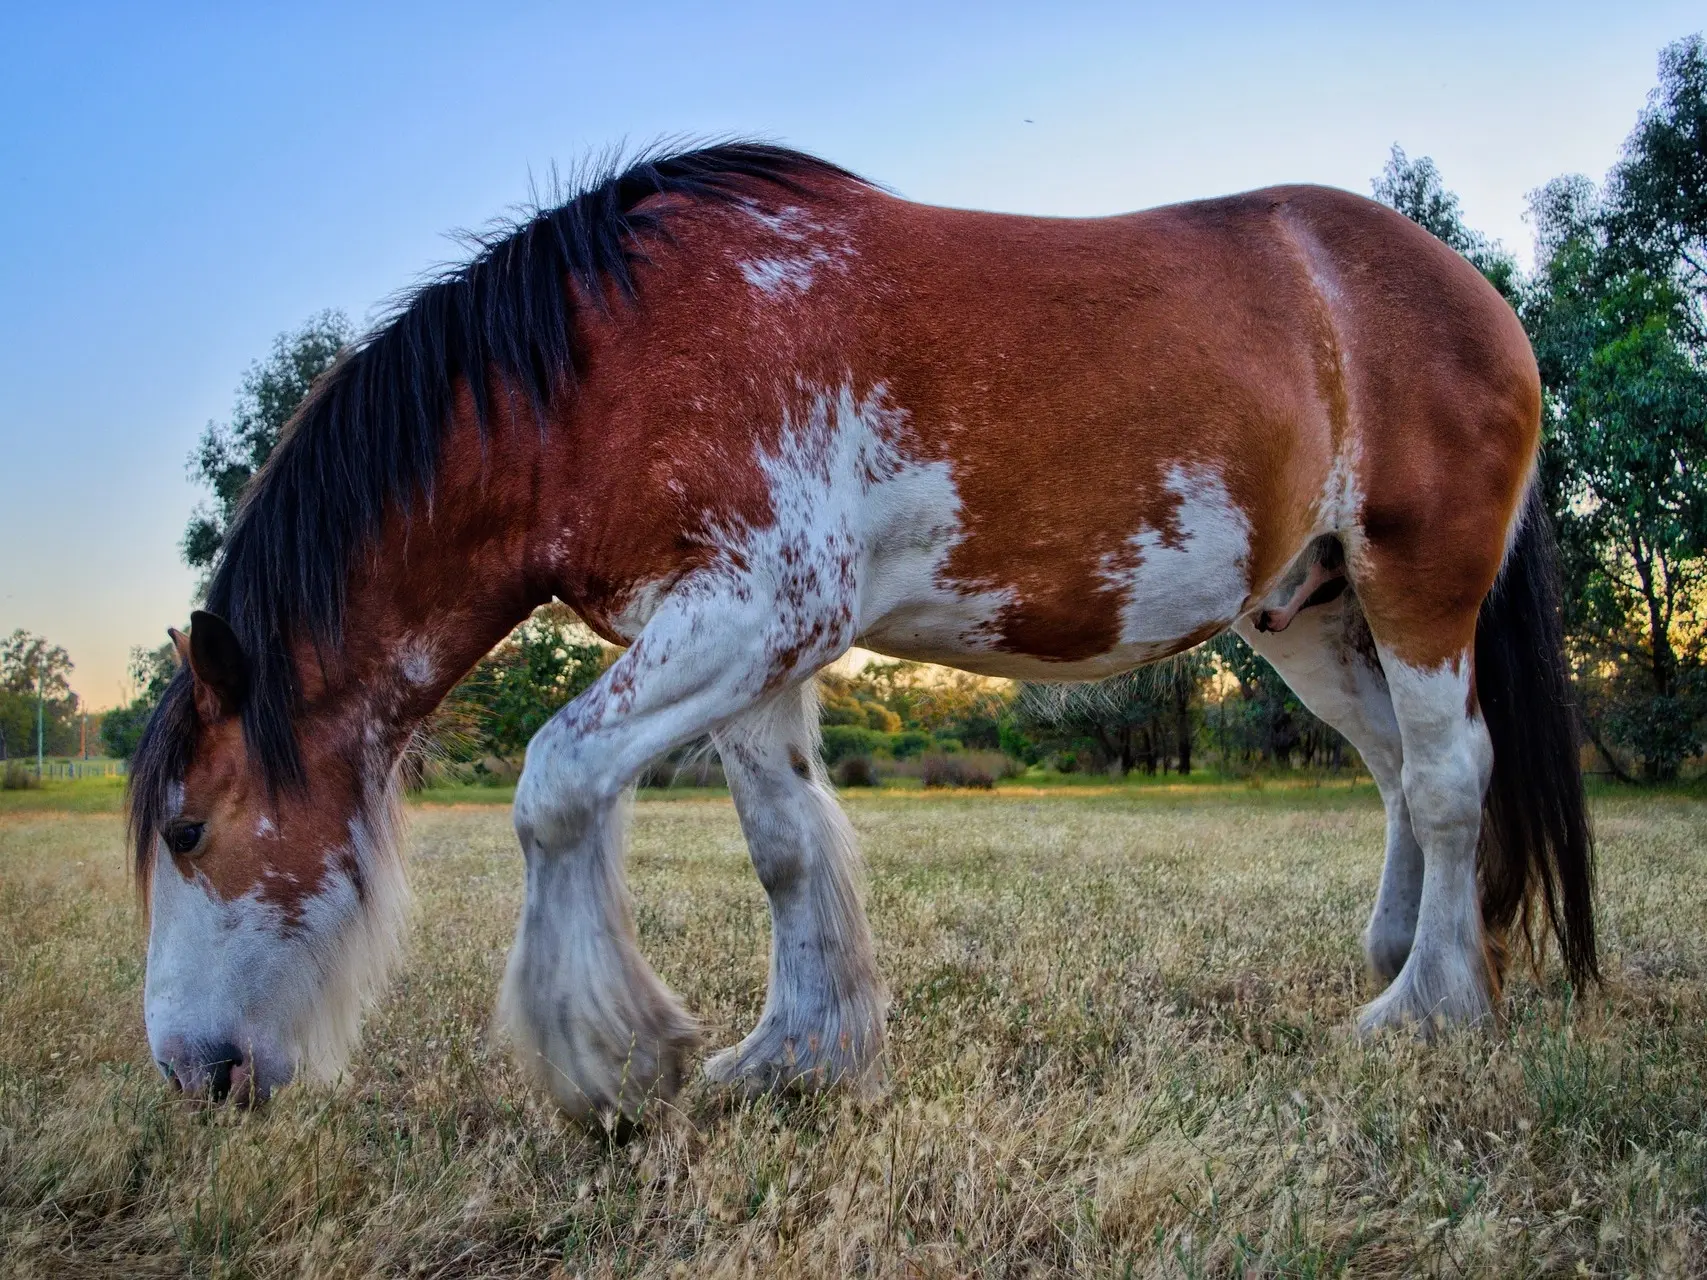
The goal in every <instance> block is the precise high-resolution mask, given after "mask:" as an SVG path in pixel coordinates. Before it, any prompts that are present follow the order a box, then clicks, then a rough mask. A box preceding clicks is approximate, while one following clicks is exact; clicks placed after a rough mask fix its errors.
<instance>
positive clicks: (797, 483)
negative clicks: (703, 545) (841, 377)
mask: <svg viewBox="0 0 1707 1280" xmlns="http://www.w3.org/2000/svg"><path fill="white" fill-rule="evenodd" d="M906 423H907V413H906V411H905V410H904V409H902V408H900V407H899V406H896V405H895V404H893V403H892V402H891V401H890V400H889V394H888V388H887V386H885V385H884V384H882V383H879V384H877V385H876V386H874V387H873V388H872V389H871V390H870V392H869V393H868V394H867V395H866V396H864V397H863V398H861V397H858V396H856V395H855V394H854V392H853V389H852V387H850V386H848V385H846V384H844V385H842V386H840V387H833V388H818V389H815V390H813V391H812V392H811V394H810V396H809V398H808V400H807V408H806V411H805V412H804V413H803V414H801V415H799V416H798V417H797V418H790V419H789V420H787V421H785V422H784V423H783V429H782V431H781V432H780V434H779V437H778V446H777V448H776V450H775V452H773V453H767V454H765V455H763V456H762V457H761V458H760V459H759V465H760V467H761V468H762V469H763V471H764V474H765V477H766V480H767V485H768V488H769V490H770V495H771V506H772V510H773V513H774V517H775V518H774V520H773V521H772V523H771V524H770V525H769V526H767V527H766V528H764V529H758V530H751V529H744V528H742V529H729V530H725V531H724V532H723V533H722V534H721V538H722V540H724V541H725V543H726V545H727V546H728V547H729V549H730V552H731V555H732V556H735V555H738V557H739V558H740V559H741V560H743V561H745V562H746V563H748V564H750V565H752V566H753V567H754V569H755V571H756V572H757V574H758V576H759V577H760V579H761V580H766V579H769V580H777V579H779V577H792V578H794V579H796V580H797V581H798V583H799V585H800V587H801V588H802V589H803V591H804V594H803V596H802V598H801V599H800V601H799V606H800V611H801V612H802V613H803V614H808V613H811V612H812V611H819V612H823V613H825V614H826V615H827V614H828V613H830V612H835V611H840V610H843V609H846V610H848V611H849V613H850V622H851V624H852V630H849V631H847V632H846V634H845V636H844V635H843V634H842V633H841V632H840V630H839V629H838V634H837V639H836V643H837V645H839V647H836V648H834V651H833V652H828V653H827V656H825V657H824V658H823V659H822V660H823V661H825V662H828V661H830V660H831V659H833V658H835V657H837V656H839V655H840V653H841V652H842V651H844V650H845V649H846V648H847V646H848V645H849V644H851V643H853V641H854V637H855V635H856V634H858V635H860V636H861V637H862V638H861V640H860V643H862V644H865V645H867V646H868V647H871V648H876V649H879V650H881V651H883V652H889V653H898V654H904V656H909V657H920V658H925V659H926V660H930V658H931V657H933V656H934V657H938V658H946V659H953V658H956V657H960V658H964V657H965V655H967V654H971V653H978V652H980V651H987V650H990V649H991V648H992V647H993V644H994V640H993V631H992V629H991V624H992V623H993V622H994V620H995V619H996V618H997V617H998V616H999V615H1000V612H1001V609H1002V608H1003V606H1004V605H1006V604H1007V603H1008V602H1009V601H1010V599H1011V598H1012V597H1011V593H1010V592H1008V591H985V590H976V589H956V588H955V587H954V586H953V585H952V583H947V577H948V575H947V570H946V564H947V561H948V558H949V556H950V555H951V554H952V552H953V550H954V548H955V546H956V545H957V544H958V543H959V542H960V541H961V540H962V539H963V538H964V537H965V531H964V528H963V526H962V525H961V521H960V494H959V492H958V491H957V490H956V488H955V485H954V478H953V473H952V471H951V470H950V467H949V464H948V463H946V462H918V461H915V460H914V459H912V458H910V457H909V456H907V454H906V453H905V452H904V451H903V449H902V448H901V438H902V434H903V431H904V429H905V426H906ZM803 555H804V557H805V559H804V560H802V559H801V557H802V556H803ZM945 583H947V585H945ZM801 594H802V593H801V592H799V591H790V590H784V591H783V592H782V593H781V595H782V598H783V600H784V601H785V603H787V602H790V601H792V600H793V598H794V597H795V596H797V595H801Z"/></svg>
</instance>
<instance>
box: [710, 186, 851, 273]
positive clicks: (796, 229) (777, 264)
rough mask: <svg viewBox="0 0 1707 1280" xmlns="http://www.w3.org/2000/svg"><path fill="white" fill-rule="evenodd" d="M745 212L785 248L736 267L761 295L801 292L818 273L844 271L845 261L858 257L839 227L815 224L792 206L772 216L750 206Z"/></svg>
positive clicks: (756, 207)
mask: <svg viewBox="0 0 1707 1280" xmlns="http://www.w3.org/2000/svg"><path fill="white" fill-rule="evenodd" d="M746 209H747V212H748V214H749V215H750V216H751V217H752V218H753V219H754V220H755V221H756V222H758V223H759V224H760V225H761V226H763V227H764V228H765V229H766V230H768V231H770V232H771V233H772V234H773V235H775V236H776V237H777V238H778V239H780V240H783V241H785V242H786V243H787V245H788V248H787V249H786V250H784V251H782V252H776V253H767V254H763V255H761V256H759V257H756V258H748V259H745V260H743V261H742V262H741V263H740V264H739V265H740V268H741V275H742V277H743V278H744V279H745V280H746V281H747V283H748V284H750V285H752V286H753V288H755V289H757V290H759V291H760V292H761V293H768V294H781V293H785V292H793V293H805V292H806V291H807V290H809V289H811V287H812V284H813V281H814V279H815V278H816V276H817V273H818V272H820V271H822V270H833V271H846V270H847V267H848V261H849V259H851V258H855V257H858V256H859V255H858V251H857V250H856V249H855V248H854V247H853V245H852V244H851V243H850V242H849V240H848V238H847V236H846V234H845V233H844V232H843V230H842V228H841V227H839V226H826V225H825V224H823V223H820V222H816V221H814V220H813V219H811V218H810V217H808V216H807V215H806V213H805V211H804V210H802V209H800V208H798V207H797V206H795V205H788V206H786V207H784V208H782V209H779V210H777V211H776V213H774V214H772V213H767V212H766V211H765V210H764V209H763V208H762V207H760V206H759V205H757V204H754V203H749V204H748V205H747V206H746Z"/></svg>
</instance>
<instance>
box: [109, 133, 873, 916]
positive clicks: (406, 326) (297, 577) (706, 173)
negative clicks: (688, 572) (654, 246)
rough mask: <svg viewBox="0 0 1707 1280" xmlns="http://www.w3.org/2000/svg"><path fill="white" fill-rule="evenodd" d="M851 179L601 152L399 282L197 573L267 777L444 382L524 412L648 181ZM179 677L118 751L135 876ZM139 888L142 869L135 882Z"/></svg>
mask: <svg viewBox="0 0 1707 1280" xmlns="http://www.w3.org/2000/svg"><path fill="white" fill-rule="evenodd" d="M814 177H833V178H841V179H853V180H857V179H854V175H852V174H850V173H848V172H847V171H846V170H843V169H840V168H838V167H837V166H835V165H832V164H830V163H828V162H827V161H823V160H818V159H816V158H814V157H812V156H808V155H805V154H802V153H801V152H797V151H790V150H787V149H784V148H781V147H775V146H769V145H765V144H762V143H753V142H731V143H725V144H720V145H716V146H708V147H702V148H699V149H696V150H691V151H680V152H676V153H673V154H671V153H665V152H658V151H654V152H651V153H649V154H643V155H642V156H640V157H639V158H638V159H637V160H635V161H634V162H632V163H629V164H626V165H620V166H619V165H618V164H616V163H607V164H606V165H604V166H603V167H602V168H601V169H600V171H599V172H597V173H595V174H593V175H591V176H590V177H589V178H588V179H587V180H585V181H583V183H582V184H581V190H580V192H579V194H577V195H575V196H574V197H573V198H572V199H569V200H568V201H566V202H565V203H562V204H559V205H557V206H556V207H555V208H548V209H535V210H533V211H531V212H530V213H528V214H527V215H525V216H524V217H523V218H521V219H520V220H518V221H517V222H514V223H511V224H508V225H506V226H504V227H503V228H501V229H500V230H498V231H495V232H492V233H489V234H486V235H483V236H481V237H479V238H478V239H477V241H476V245H477V251H476V253H475V255H474V258H473V260H472V261H470V262H469V263H467V264H466V265H464V266H460V267H456V268H454V269H451V270H448V271H446V272H444V273H443V274H441V275H440V276H438V277H437V278H434V279H431V280H429V281H427V282H426V283H424V284H422V285H420V286H419V287H417V288H416V289H414V290H412V291H410V292H409V293H408V294H406V295H404V296H403V297H402V298H401V300H400V302H399V304H398V306H397V309H396V310H395V312H394V313H393V315H392V316H391V317H390V319H389V320H387V321H385V322H384V323H382V324H380V325H379V326H378V327H376V328H375V329H374V330H372V331H371V332H370V333H369V334H367V336H366V337H364V338H362V339H361V340H360V341H359V342H358V343H356V344H355V345H354V346H353V347H352V348H351V349H350V350H349V351H348V352H347V353H346V354H345V355H344V356H342V357H340V359H339V360H338V362H337V364H336V365H334V366H333V368H332V369H331V370H330V371H328V372H327V374H326V375H325V376H324V377H323V378H322V379H321V380H320V382H319V383H318V384H317V385H316V386H315V388H314V390H313V392H312V393H311V394H310V395H309V397H308V399H307V401H306V402H305V403H304V404H303V406H302V408H301V409H300V410H298V412H297V414H296V416H295V417H294V418H293V419H292V421H291V424H290V426H289V427H288V428H287V429H286V431H285V433H284V435H283V437H282V438H281V440H280V441H279V444H278V447H277V448H276V449H275V450H274V451H273V455H272V457H271V458H270V459H269V460H268V461H267V463H266V465H265V466H264V467H263V468H262V469H261V471H260V472H259V473H258V474H257V475H256V477H255V479H254V481H253V482H252V483H251V484H250V486H249V489H248V491H247V492H246V493H245V494H244V497H243V501H242V504H241V506H240V508H239V510H238V513H237V515H236V518H235V519H234V520H233V522H232V525H231V529H230V532H229V533H228V534H227V536H226V539H225V544H224V546H223V548H222V549H221V552H220V557H219V561H218V563H217V565H216V566H215V569H214V573H213V578H212V581H211V582H210V584H209V586H208V592H207V608H208V610H209V611H211V612H213V613H217V614H219V615H220V616H222V617H223V618H224V619H225V620H226V621H227V622H229V623H230V624H231V627H232V629H233V630H234V631H235V632H236V634H237V638H238V640H239V641H240V642H241V644H242V646H243V651H244V653H245V654H246V655H247V656H248V659H249V665H250V684H249V696H248V700H247V702H246V703H245V705H244V708H243V734H244V739H245V741H246V743H247V745H248V749H249V753H250V755H251V756H252V757H253V758H254V760H255V761H257V762H258V763H259V766H260V768H261V771H262V774H263V776H264V777H265V779H266V781H267V784H268V786H269V787H271V788H274V789H279V788H291V787H295V786H298V785H300V784H301V782H302V781H303V777H302V761H301V756H300V753H299V752H298V750H297V741H296V733H295V728H294V724H293V713H294V711H295V708H296V702H297V696H298V690H297V683H296V672H295V669H294V667H293V665H292V663H291V660H290V645H291V642H292V641H293V639H295V638H297V637H300V636H304V635H306V636H308V637H311V638H312V639H313V640H314V642H315V643H316V644H318V645H321V646H323V647H326V648H328V649H331V648H335V647H336V646H337V645H338V644H339V643H340V640H341V634H342V628H343V619H344V589H345V582H346V579H347V577H348V574H349V568H350V564H351V560H352V558H353V557H354V556H355V555H357V554H358V553H360V552H361V551H362V550H363V549H364V548H365V547H366V546H368V545H369V544H370V543H371V541H372V539H373V538H374V537H375V536H376V534H377V533H378V530H379V526H380V522H381V520H382V519H383V518H384V516H385V513H386V512H387V511H388V510H389V509H391V508H392V506H393V505H394V504H395V505H396V506H398V507H400V508H401V509H402V510H403V511H405V512H408V511H409V509H410V508H411V506H412V505H413V503H414V502H415V501H416V500H417V499H418V498H422V497H424V496H425V495H426V494H428V493H430V492H431V490H432V487H433V483H434V481H435V479H436V477H437V474H438V466H439V442H440V439H441V437H442V435H443V433H444V428H445V426H446V423H447V421H448V419H449V415H450V411H451V408H452V398H453V396H454V395H455V393H456V389H457V387H458V386H459V384H461V383H463V382H466V385H467V387H468V390H469V392H470V393H471V394H472V397H473V400H474V410H475V414H476V415H477V417H478V419H479V422H480V425H481V427H482V429H484V428H485V426H486V424H487V421H488V417H489V414H490V411H491V407H492V397H493V396H494V395H504V396H515V397H525V400H526V402H527V404H528V407H529V408H531V409H532V411H533V412H534V413H535V415H536V417H538V418H539V420H540V421H544V420H545V419H544V416H543V415H544V411H545V410H546V409H547V408H548V407H549V406H550V404H551V402H552V400H553V398H554V396H556V395H558V394H560V393H561V392H562V391H563V390H564V389H565V388H567V387H571V386H572V385H573V384H574V381H575V377H576V360H577V353H576V351H575V350H574V344H573V341H572V335H573V332H574V324H575V312H574V307H575V300H574V298H575V294H574V291H573V290H571V289H569V288H566V287H565V282H572V283H573V285H574V286H575V287H576V289H578V290H579V291H580V293H581V294H582V295H583V296H585V297H589V298H594V299H602V298H604V297H606V296H608V295H609V293H610V291H612V290H613V289H614V291H615V293H616V295H617V296H618V297H620V298H622V299H624V300H632V299H633V297H634V292H635V285H634V271H633V269H634V266H635V264H636V263H637V262H639V261H642V260H643V259H644V247H643V246H644V241H645V240H646V239H647V238H648V237H650V236H654V235H658V234H661V233H663V232H664V231H665V229H666V228H665V225H664V223H665V216H666V212H665V210H666V209H667V206H665V208H660V207H659V206H657V205H654V206H652V207H650V208H647V209H640V208H638V206H639V205H640V204H641V203H642V202H644V201H646V200H647V199H648V198H650V197H652V196H655V195H669V196H676V197H686V198H688V199H690V200H697V201H702V202H714V203H722V204H730V203H735V202H737V201H739V200H741V199H743V198H744V197H746V196H748V195H750V194H751V193H752V192H753V188H754V187H755V186H763V185H769V186H772V187H780V188H782V189H784V190H788V191H798V190H800V189H801V182H802V180H805V179H811V178H814ZM196 723H197V721H196V714H195V709H194V706H193V697H192V692H191V687H190V680H189V676H188V673H187V672H184V671H180V672H179V673H178V676H177V678H176V679H175V680H173V682H172V684H171V686H170V687H169V688H168V690H167V692H166V695H165V697H164V698H163V699H162V701H161V703H160V706H159V707H158V708H157V709H156V710H155V712H154V715H153V716H152V717H151V718H150V720H149V722H148V725H147V728H146V729H145V730H144V732H143V735H142V740H141V742H140V743H139V745H138V747H137V751H136V754H135V757H134V759H133V761H132V769H131V778H130V833H131V838H132V841H133V848H134V850H135V853H136V857H137V860H138V872H139V877H140V876H141V874H142V873H143V872H144V871H145V869H146V866H147V864H148V862H149V860H150V857H151V854H152V850H153V842H154V833H155V831H156V830H157V829H158V825H159V823H160V822H161V821H162V820H163V818H164V817H165V816H166V813H167V806H168V804H169V803H170V793H171V789H172V787H173V785H174V784H176V783H177V782H179V781H180V780H181V779H182V778H183V776H184V771H185V769H186V768H187V766H188V763H189V758H190V753H191V751H192V750H193V748H194V744H195V734H196ZM141 887H142V888H143V891H144V892H146V886H145V885H143V886H141Z"/></svg>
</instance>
